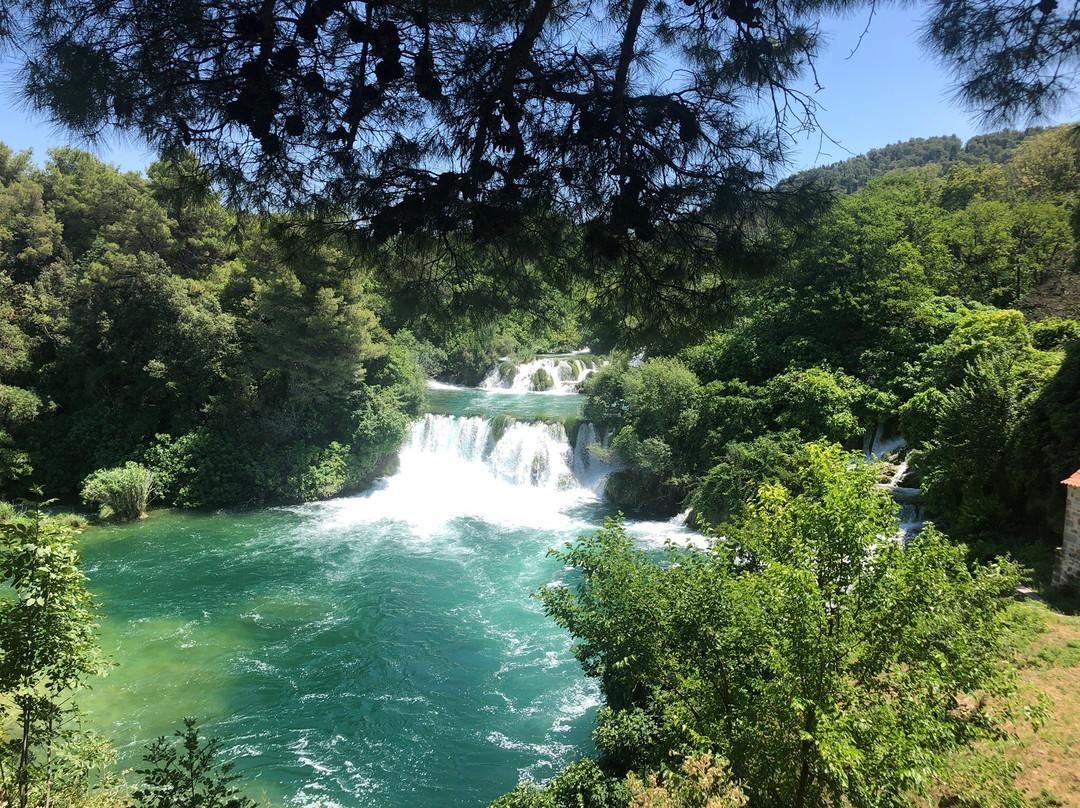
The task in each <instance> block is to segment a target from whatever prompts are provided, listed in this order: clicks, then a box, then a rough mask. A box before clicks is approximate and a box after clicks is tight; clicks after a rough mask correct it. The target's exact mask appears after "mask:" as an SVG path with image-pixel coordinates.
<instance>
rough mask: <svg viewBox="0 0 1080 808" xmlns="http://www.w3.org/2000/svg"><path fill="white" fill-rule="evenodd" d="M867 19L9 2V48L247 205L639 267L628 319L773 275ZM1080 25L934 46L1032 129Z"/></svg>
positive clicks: (1002, 23) (569, 5)
mask: <svg viewBox="0 0 1080 808" xmlns="http://www.w3.org/2000/svg"><path fill="white" fill-rule="evenodd" d="M872 8H873V4H872V3H868V2H866V0H799V1H793V0H761V2H754V0H683V2H666V0H566V1H564V2H560V3H555V2H553V0H512V1H511V2H504V1H503V0H499V2H492V0H471V1H468V2H467V1H466V0H366V1H364V2H361V0H190V2H176V1H175V0H153V2H108V3H106V2H92V3H87V2H85V1H84V0H47V1H46V2H41V0H4V1H3V2H0V23H2V30H0V33H2V34H3V35H4V37H5V38H6V40H7V41H8V43H9V44H11V45H14V46H15V47H13V48H12V49H11V52H12V53H15V54H19V55H22V56H24V57H25V58H24V59H23V62H22V79H23V86H24V92H25V96H26V98H27V99H28V101H29V103H30V104H31V105H32V106H33V107H34V108H36V109H38V110H40V111H44V112H46V113H47V114H49V115H50V116H51V117H52V118H53V119H54V120H56V121H57V122H59V123H61V124H63V125H64V126H65V127H67V128H69V129H70V130H72V131H73V132H75V133H77V134H79V135H82V136H86V137H90V138H93V137H94V136H96V135H98V134H99V133H101V132H102V131H104V130H105V129H106V128H108V127H115V128H117V129H119V130H121V131H124V132H128V133H132V134H134V135H136V136H139V137H141V138H144V139H145V140H146V141H147V142H149V143H150V144H151V145H153V146H155V147H157V148H159V149H162V150H163V151H164V152H166V153H177V152H178V151H180V150H188V149H190V150H191V151H192V152H193V153H194V154H195V155H196V156H197V157H198V159H199V160H200V161H201V162H202V163H203V165H205V166H208V167H210V168H212V170H213V177H214V180H215V181H216V182H218V183H220V184H221V186H222V187H224V188H226V189H227V190H228V191H229V192H230V194H231V198H232V199H233V201H236V202H239V203H242V204H244V205H246V206H253V207H258V208H261V209H264V210H281V209H282V208H284V207H290V208H295V207H302V208H306V209H309V210H310V209H316V210H317V211H318V213H319V214H320V215H319V216H318V217H317V219H316V220H317V221H319V222H324V223H325V222H327V221H330V222H331V223H333V224H334V225H337V226H340V227H341V228H342V229H345V230H347V231H349V232H353V233H361V234H363V235H364V236H370V237H371V239H372V240H374V241H376V242H383V241H386V240H389V239H396V240H404V241H412V242H413V243H412V244H411V251H410V252H411V255H414V256H421V257H423V258H425V259H426V260H427V261H428V262H435V261H446V260H449V261H451V262H454V261H456V260H457V256H458V251H459V250H460V243H459V242H455V241H454V240H453V239H448V238H447V235H446V234H448V233H456V234H462V235H463V236H464V237H465V240H466V241H469V240H478V241H481V242H484V243H496V244H498V245H500V247H503V248H511V247H512V248H515V249H520V248H521V247H522V246H523V245H531V248H532V250H533V251H534V253H535V250H536V249H537V245H541V246H543V247H548V248H550V247H554V246H557V248H558V252H559V253H560V254H562V255H566V254H573V255H574V260H573V261H572V262H571V268H570V271H569V273H568V275H567V277H568V278H569V279H575V278H580V277H581V276H588V277H589V278H590V279H592V280H595V279H596V276H597V275H598V273H599V274H601V275H602V273H601V270H598V269H597V268H596V267H597V266H601V267H610V266H612V265H615V266H619V267H621V268H622V269H621V271H617V272H614V273H611V272H610V270H608V272H609V274H608V275H606V276H603V277H601V280H602V281H605V282H604V283H602V284H601V285H602V286H604V287H605V288H614V289H617V290H618V291H619V292H620V294H622V295H623V296H624V297H625V298H626V300H625V301H622V303H623V305H624V306H625V307H626V308H627V309H628V310H630V311H633V310H634V309H635V304H636V307H637V308H640V309H641V310H642V311H648V310H649V307H648V306H647V305H646V301H648V300H649V298H650V295H656V294H657V293H660V294H661V295H662V296H663V299H664V300H665V302H666V303H667V304H668V305H666V306H665V307H662V308H665V309H667V310H671V309H675V308H679V307H682V308H683V309H687V310H688V309H690V308H691V306H690V305H689V304H688V303H687V298H686V295H687V294H690V295H692V296H695V298H696V299H698V300H699V302H700V300H701V298H702V297H704V298H705V299H706V300H707V299H709V296H710V295H711V296H712V299H713V300H720V299H723V298H724V297H725V296H726V295H727V293H728V287H727V285H726V281H728V280H730V276H731V275H732V274H733V273H735V272H736V271H737V270H739V269H745V268H747V267H753V266H754V265H756V264H759V263H761V261H762V260H764V259H767V258H768V257H770V256H772V255H774V251H773V250H772V249H768V247H770V246H771V247H776V246H777V245H775V244H772V243H771V242H770V240H769V239H768V238H766V236H767V235H768V234H769V233H770V232H771V231H770V229H769V227H767V226H766V225H767V223H768V222H769V221H772V220H773V218H774V217H776V216H780V219H781V220H784V221H791V220H799V219H800V218H801V214H802V213H804V212H805V209H806V208H805V203H806V201H807V198H806V196H805V195H804V194H802V193H798V191H799V190H800V187H799V186H798V185H793V184H788V185H785V186H784V187H783V189H781V190H778V189H777V187H776V186H775V180H776V178H777V173H776V172H777V169H778V167H780V166H782V165H783V163H784V160H785V157H786V154H787V151H788V148H789V145H790V143H791V139H792V138H791V136H792V135H793V134H795V133H798V132H804V131H806V130H812V129H814V128H815V127H816V123H815V110H816V101H815V98H814V96H813V95H812V94H810V93H808V92H807V91H806V90H805V89H803V88H805V87H806V86H808V85H806V84H805V83H804V84H800V81H801V80H805V78H806V77H807V76H808V75H812V68H813V64H814V59H815V57H816V55H817V53H818V51H819V47H820V44H821V42H822V39H823V35H824V31H825V28H827V19H828V17H829V16H830V15H832V14H835V13H839V12H847V11H852V10H855V11H858V10H860V9H861V10H862V11H863V13H865V14H866V15H867V17H868V19H870V18H871V17H872ZM1075 16H1076V8H1075V5H1074V7H1073V8H1072V10H1069V9H1066V8H1064V7H1061V8H1059V7H1058V4H1057V2H1056V1H1055V0H1042V2H1040V3H1038V4H1032V5H1031V6H1030V7H1029V6H1028V5H1026V4H1025V5H1024V6H1020V5H1018V4H1017V5H1015V7H1014V4H1010V3H1001V2H996V1H995V0H971V1H970V2H964V3H953V2H946V0H940V2H934V3H932V4H930V16H929V20H928V22H927V28H926V31H927V33H926V37H925V40H926V43H927V44H928V45H929V47H930V48H931V49H932V50H933V51H934V52H935V53H937V54H939V55H940V56H941V57H942V59H943V60H945V61H946V62H947V64H948V65H954V66H957V67H956V69H957V73H958V80H959V83H960V87H961V89H962V92H963V94H964V97H965V98H966V99H967V100H968V101H969V102H970V103H972V104H974V105H977V106H978V108H979V109H980V110H982V111H983V112H984V113H985V114H986V115H987V116H989V117H991V118H995V119H1014V118H1018V117H1021V116H1022V115H1023V114H1024V113H1025V112H1027V111H1032V112H1035V113H1042V112H1045V111H1047V110H1048V109H1049V108H1050V107H1051V106H1052V105H1053V103H1054V102H1056V101H1059V100H1060V98H1061V95H1062V92H1063V90H1064V89H1065V88H1066V86H1067V84H1068V79H1069V78H1070V77H1071V71H1070V68H1071V66H1072V65H1073V62H1074V60H1075V51H1076V43H1075V41H1074V40H1075V34H1074V33H1072V27H1071V26H1073V27H1074V22H1075V20H1074V18H1075ZM803 190H805V189H803ZM818 198H819V197H817V196H815V195H811V197H810V201H815V200H817V199H818ZM781 214H782V215H781ZM566 222H569V223H571V224H572V225H573V226H574V228H575V230H574V232H572V233H568V232H567V231H566V228H565V227H564V226H561V225H560V224H559V223H566ZM459 238H460V236H459ZM364 241H365V243H367V239H364ZM418 243H419V244H422V245H424V246H425V247H426V250H425V251H421V250H417V249H416V247H417V244H418ZM475 258H476V256H475V255H473V254H466V255H465V256H464V259H465V260H464V261H460V262H458V263H465V264H468V263H470V262H472V263H475ZM518 270H519V271H514V272H510V273H509V274H511V275H513V276H514V279H515V280H519V279H520V277H521V276H522V275H527V273H524V272H523V271H520V270H521V268H520V267H519V268H518ZM558 271H559V268H558V267H555V266H552V267H551V268H550V269H549V273H550V274H556V273H557V272H558ZM506 286H507V287H509V286H510V284H506ZM653 310H655V307H653Z"/></svg>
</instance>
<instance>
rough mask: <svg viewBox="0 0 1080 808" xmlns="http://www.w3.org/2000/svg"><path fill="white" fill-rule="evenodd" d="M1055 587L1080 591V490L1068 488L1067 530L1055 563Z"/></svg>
mask: <svg viewBox="0 0 1080 808" xmlns="http://www.w3.org/2000/svg"><path fill="white" fill-rule="evenodd" d="M1053 585H1054V586H1055V587H1061V588H1071V589H1080V488H1077V487H1076V486H1075V485H1070V486H1068V499H1067V500H1066V502H1065V530H1064V533H1063V535H1062V538H1061V547H1059V548H1058V551H1057V559H1056V561H1055V563H1054V579H1053Z"/></svg>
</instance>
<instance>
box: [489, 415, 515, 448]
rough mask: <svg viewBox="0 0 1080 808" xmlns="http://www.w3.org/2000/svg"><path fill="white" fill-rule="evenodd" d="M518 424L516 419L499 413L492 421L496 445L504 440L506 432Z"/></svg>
mask: <svg viewBox="0 0 1080 808" xmlns="http://www.w3.org/2000/svg"><path fill="white" fill-rule="evenodd" d="M515 423H516V419H515V418H514V417H513V416H510V415H506V414H505V413H501V412H500V413H499V414H498V415H496V416H495V417H494V418H492V419H491V425H490V427H489V429H491V437H492V440H494V441H495V442H496V443H498V442H499V441H501V440H502V438H503V435H505V434H506V430H508V429H509V428H510V427H512V426H513V425H514V424H515Z"/></svg>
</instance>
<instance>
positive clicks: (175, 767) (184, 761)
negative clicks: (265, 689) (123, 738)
mask: <svg viewBox="0 0 1080 808" xmlns="http://www.w3.org/2000/svg"><path fill="white" fill-rule="evenodd" d="M175 734H176V737H178V738H180V739H181V742H180V744H179V747H180V748H179V749H178V748H177V745H176V744H173V743H170V742H169V740H168V739H166V738H165V736H162V737H160V738H158V739H157V740H156V741H154V742H153V743H152V744H149V745H148V746H147V747H146V755H145V756H144V758H143V759H144V760H145V761H146V763H147V764H148V765H147V768H145V769H139V770H138V771H137V772H136V773H137V774H139V775H141V776H142V778H143V782H142V785H141V786H140V787H139V788H138V789H137V790H136V791H135V793H134V795H133V796H134V798H135V803H134V805H135V808H255V802H254V801H253V800H250V799H248V798H247V797H244V796H242V795H241V794H240V792H239V790H238V789H237V788H236V787H235V786H234V785H233V783H234V782H236V780H237V779H239V775H236V774H233V773H232V769H233V766H232V764H231V763H225V764H221V763H218V762H217V757H218V755H219V753H220V752H221V742H220V741H219V740H218V739H217V738H210V739H200V738H199V730H198V728H197V727H196V726H195V719H194V718H185V719H184V729H183V730H177V731H176V733H175Z"/></svg>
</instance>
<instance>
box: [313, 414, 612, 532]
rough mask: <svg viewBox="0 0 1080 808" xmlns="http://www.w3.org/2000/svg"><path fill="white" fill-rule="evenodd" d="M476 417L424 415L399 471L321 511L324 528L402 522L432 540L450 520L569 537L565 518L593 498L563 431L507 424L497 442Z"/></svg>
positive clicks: (487, 425) (558, 427) (571, 522)
mask: <svg viewBox="0 0 1080 808" xmlns="http://www.w3.org/2000/svg"><path fill="white" fill-rule="evenodd" d="M490 425H491V422H490V420H488V419H485V418H479V417H468V418H467V417H459V416H450V415H427V416H425V417H424V418H422V419H420V420H419V421H417V422H415V423H414V424H413V431H412V435H411V438H410V440H409V443H408V444H407V445H406V446H405V448H403V449H402V451H401V453H400V466H399V470H398V472H397V473H396V474H395V475H393V476H392V477H388V478H384V479H382V480H378V481H377V482H376V483H375V485H374V486H372V488H371V489H370V490H369V491H367V492H365V493H364V494H361V495H358V496H355V497H349V498H345V499H338V500H331V501H330V502H327V503H322V504H321V505H320V506H319V507H321V508H323V509H324V511H325V512H326V514H327V516H328V519H327V521H326V523H325V525H324V526H325V528H328V529H332V530H335V531H336V530H338V529H340V528H341V527H345V526H350V525H356V524H369V523H374V522H379V521H388V522H403V523H405V524H407V525H408V526H409V527H410V528H411V530H412V532H413V533H414V534H415V535H417V536H420V537H424V538H430V537H432V536H434V535H436V534H438V533H439V532H440V531H441V530H443V529H444V528H445V527H446V525H447V524H448V523H449V522H450V521H451V520H454V519H463V518H472V519H477V520H480V521H483V522H486V523H489V524H493V525H498V526H501V527H526V528H534V529H539V530H551V531H568V530H573V529H575V528H578V527H579V526H580V525H581V521H580V520H575V519H572V518H571V517H569V516H568V515H567V512H568V511H570V510H571V509H573V508H575V507H577V506H580V505H582V504H586V503H590V502H596V501H597V500H598V497H597V494H596V493H595V492H594V490H592V489H591V488H587V487H585V486H583V485H582V484H581V482H580V481H579V480H578V479H577V477H576V476H575V474H574V470H573V468H572V465H573V462H574V453H573V451H572V450H571V447H570V444H569V442H568V441H567V438H566V432H565V430H564V429H563V427H562V425H561V424H546V423H541V422H534V423H525V422H515V423H512V424H510V425H509V426H508V427H507V429H506V431H505V432H504V434H503V435H502V436H501V438H500V439H499V440H498V441H495V439H494V437H493V435H492V434H491V429H490Z"/></svg>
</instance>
